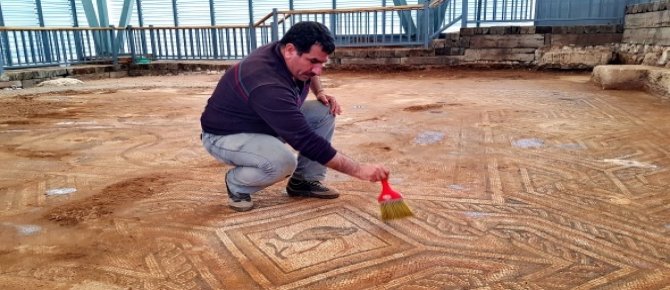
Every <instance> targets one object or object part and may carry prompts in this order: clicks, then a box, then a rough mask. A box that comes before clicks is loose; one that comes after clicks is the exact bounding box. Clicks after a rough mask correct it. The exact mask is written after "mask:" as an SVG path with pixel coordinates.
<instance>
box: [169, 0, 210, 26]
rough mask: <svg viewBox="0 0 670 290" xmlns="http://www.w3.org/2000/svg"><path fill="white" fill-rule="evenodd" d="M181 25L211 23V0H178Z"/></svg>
mask: <svg viewBox="0 0 670 290" xmlns="http://www.w3.org/2000/svg"><path fill="white" fill-rule="evenodd" d="M177 12H178V13H179V14H178V15H179V25H182V26H185V25H210V24H211V23H210V21H209V19H210V14H209V0H177Z"/></svg>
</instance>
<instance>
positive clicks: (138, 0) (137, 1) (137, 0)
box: [135, 0, 149, 55]
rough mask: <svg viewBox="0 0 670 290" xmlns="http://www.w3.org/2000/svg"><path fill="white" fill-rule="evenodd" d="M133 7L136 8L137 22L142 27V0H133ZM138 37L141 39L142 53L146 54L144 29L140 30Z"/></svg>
mask: <svg viewBox="0 0 670 290" xmlns="http://www.w3.org/2000/svg"><path fill="white" fill-rule="evenodd" d="M135 9H137V22H138V24H139V25H140V27H144V14H143V13H142V0H135ZM140 38H141V39H142V53H143V54H145V55H146V54H148V53H149V51H148V50H147V39H146V33H145V31H144V30H142V31H141V33H140Z"/></svg>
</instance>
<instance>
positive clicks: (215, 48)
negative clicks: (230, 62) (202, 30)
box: [209, 0, 219, 59]
mask: <svg viewBox="0 0 670 290" xmlns="http://www.w3.org/2000/svg"><path fill="white" fill-rule="evenodd" d="M209 24H210V25H212V26H216V10H215V9H214V0H209ZM210 34H211V35H212V52H213V55H214V59H219V38H218V37H217V36H218V33H216V28H212V29H211V31H210Z"/></svg>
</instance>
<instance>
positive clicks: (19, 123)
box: [0, 70, 670, 289]
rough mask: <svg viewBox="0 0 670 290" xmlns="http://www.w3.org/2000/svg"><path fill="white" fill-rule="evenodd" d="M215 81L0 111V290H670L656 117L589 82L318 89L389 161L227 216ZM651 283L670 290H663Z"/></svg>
mask: <svg viewBox="0 0 670 290" xmlns="http://www.w3.org/2000/svg"><path fill="white" fill-rule="evenodd" d="M218 78H219V76H218V75H185V76H167V77H139V78H123V79H113V80H98V81H89V82H86V83H85V84H84V85H80V86H75V87H67V88H35V89H28V90H20V91H2V92H1V93H0V94H1V95H0V164H2V166H1V167H0V285H2V287H0V288H2V289H294V288H300V289H305V288H307V289H366V288H373V289H566V288H574V289H669V288H668V287H669V286H668V285H670V264H669V263H670V261H669V260H668V259H669V258H670V235H669V232H670V195H669V194H668V193H669V192H670V171H669V170H670V102H668V101H667V100H664V99H662V98H659V97H656V96H652V95H648V94H646V93H642V92H631V91H602V90H600V89H599V88H597V87H596V86H594V85H593V84H591V83H589V75H588V74H585V73H547V72H527V71H487V72H483V71H439V70H432V71H413V72H393V73H389V72H386V73H377V72H372V73H363V72H342V71H339V72H331V73H327V74H326V76H325V78H324V82H325V84H326V87H327V88H328V92H329V93H331V94H333V95H335V96H337V97H338V98H339V100H340V102H341V104H342V105H343V109H344V112H343V114H342V115H341V116H339V117H338V125H337V129H336V135H335V140H334V144H335V147H336V148H337V149H338V150H340V151H341V152H343V153H345V154H347V155H349V156H351V157H353V158H355V159H357V160H360V161H365V162H378V163H384V164H386V165H387V166H388V167H389V168H390V169H391V171H392V173H391V174H392V175H391V179H390V182H391V184H392V185H393V186H394V188H395V189H397V190H398V191H400V192H402V193H403V194H404V196H405V201H406V202H407V204H408V205H409V206H410V207H411V208H412V210H413V212H414V214H415V216H414V217H412V218H408V219H403V220H397V221H391V222H383V221H381V220H380V212H379V205H378V204H377V202H376V197H377V195H378V194H379V192H380V186H379V184H373V183H369V182H364V181H359V180H355V179H352V178H350V177H348V176H346V175H343V174H339V173H337V172H330V173H329V176H328V178H327V180H326V181H327V183H328V184H329V185H331V186H333V187H334V188H337V189H338V190H339V191H340V192H341V193H342V196H341V197H340V198H339V199H336V200H314V199H304V198H290V197H288V196H287V195H286V193H285V190H284V184H276V185H275V186H272V187H270V188H268V189H266V190H264V191H262V192H260V193H258V194H256V195H254V196H253V199H254V202H255V204H256V208H255V209H254V210H253V211H251V212H247V213H236V212H233V211H232V210H231V209H229V208H228V207H227V206H226V196H225V185H224V184H223V182H222V181H223V180H222V178H223V173H224V172H225V170H227V167H226V166H225V165H222V164H219V163H217V162H216V161H215V160H214V159H213V158H212V157H211V156H209V155H208V154H207V153H206V152H205V151H204V149H203V148H202V146H201V144H200V141H199V137H198V136H199V128H200V127H199V116H200V113H201V111H202V109H203V106H204V104H205V102H206V100H207V98H208V97H209V95H210V93H211V92H212V90H213V88H214V86H215V84H216V82H217V80H218ZM664 287H665V288H664Z"/></svg>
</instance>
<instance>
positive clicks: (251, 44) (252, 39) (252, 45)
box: [247, 0, 256, 52]
mask: <svg viewBox="0 0 670 290" xmlns="http://www.w3.org/2000/svg"><path fill="white" fill-rule="evenodd" d="M252 2H253V1H252V0H249V1H247V4H248V6H249V33H248V34H247V35H248V36H249V41H247V46H248V50H249V52H251V50H255V49H256V27H254V8H253V3H252Z"/></svg>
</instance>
